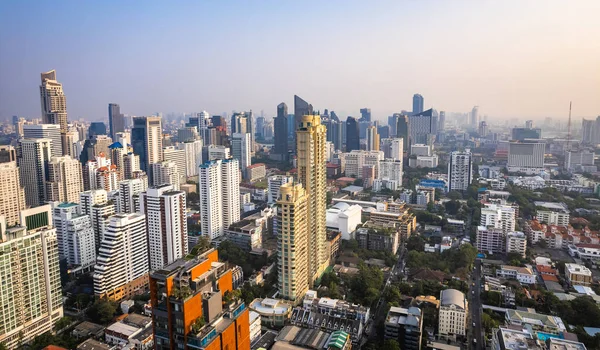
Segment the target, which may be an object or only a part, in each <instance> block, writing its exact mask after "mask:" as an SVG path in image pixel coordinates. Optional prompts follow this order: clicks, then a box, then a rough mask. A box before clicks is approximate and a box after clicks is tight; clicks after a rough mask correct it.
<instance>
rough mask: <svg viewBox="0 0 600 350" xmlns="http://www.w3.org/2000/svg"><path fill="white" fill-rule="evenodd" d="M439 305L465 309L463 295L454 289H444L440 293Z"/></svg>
mask: <svg viewBox="0 0 600 350" xmlns="http://www.w3.org/2000/svg"><path fill="white" fill-rule="evenodd" d="M440 305H441V306H449V305H456V306H457V307H459V308H461V309H466V307H465V294H464V293H463V292H461V291H458V290H456V289H444V290H442V292H441V293H440Z"/></svg>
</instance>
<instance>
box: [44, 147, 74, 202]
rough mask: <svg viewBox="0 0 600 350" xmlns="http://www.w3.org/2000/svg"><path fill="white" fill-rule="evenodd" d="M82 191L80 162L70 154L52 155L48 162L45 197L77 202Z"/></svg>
mask: <svg viewBox="0 0 600 350" xmlns="http://www.w3.org/2000/svg"><path fill="white" fill-rule="evenodd" d="M81 192H83V175H82V172H81V163H80V162H79V161H78V160H77V159H73V158H71V157H70V156H62V157H52V159H51V160H50V162H48V182H47V184H46V199H47V200H48V201H52V202H71V203H79V193H81Z"/></svg>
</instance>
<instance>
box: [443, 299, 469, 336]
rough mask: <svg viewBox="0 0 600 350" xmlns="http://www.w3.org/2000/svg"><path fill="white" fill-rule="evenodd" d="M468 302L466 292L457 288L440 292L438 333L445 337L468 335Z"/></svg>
mask: <svg viewBox="0 0 600 350" xmlns="http://www.w3.org/2000/svg"><path fill="white" fill-rule="evenodd" d="M468 312H469V311H468V303H467V299H466V298H465V294H464V293H462V292H460V291H458V290H456V289H445V290H442V292H441V293H440V309H439V316H438V319H439V325H438V333H439V335H440V336H441V337H443V338H446V339H448V338H456V336H457V335H463V336H464V335H466V334H467V333H466V329H467V315H468Z"/></svg>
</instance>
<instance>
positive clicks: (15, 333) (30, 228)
mask: <svg viewBox="0 0 600 350" xmlns="http://www.w3.org/2000/svg"><path fill="white" fill-rule="evenodd" d="M0 257H1V258H0V276H2V283H0V296H1V298H2V307H1V308H0V320H2V321H1V322H0V325H1V326H0V344H3V345H5V346H6V347H7V348H8V349H16V348H17V346H19V345H20V344H22V343H27V342H29V341H31V340H32V339H33V338H34V337H36V336H38V335H41V334H44V333H46V332H52V331H53V328H54V324H55V323H56V322H57V321H58V320H59V319H61V318H62V316H63V307H62V288H61V284H60V269H59V261H58V244H57V239H56V229H55V228H53V226H52V214H51V209H50V206H49V205H44V206H40V207H37V208H31V209H26V210H23V211H21V213H20V220H19V225H18V226H14V227H11V228H6V223H5V222H4V220H2V219H1V218H0Z"/></svg>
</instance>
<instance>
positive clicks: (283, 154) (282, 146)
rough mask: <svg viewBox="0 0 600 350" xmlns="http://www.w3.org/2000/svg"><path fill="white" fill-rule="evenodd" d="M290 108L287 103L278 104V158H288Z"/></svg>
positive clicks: (275, 148) (276, 144)
mask: <svg viewBox="0 0 600 350" xmlns="http://www.w3.org/2000/svg"><path fill="white" fill-rule="evenodd" d="M287 115H288V108H287V105H286V104H285V103H283V102H282V103H280V104H279V105H277V117H275V122H274V124H275V145H274V147H273V149H274V153H275V154H277V157H278V160H280V161H284V162H285V161H287V160H288V120H287Z"/></svg>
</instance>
